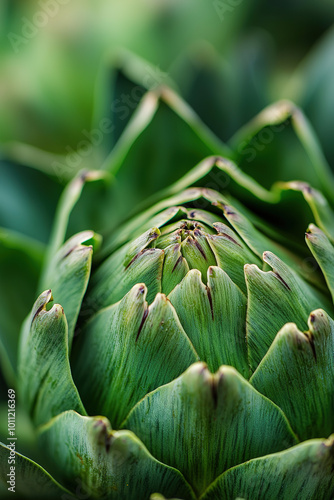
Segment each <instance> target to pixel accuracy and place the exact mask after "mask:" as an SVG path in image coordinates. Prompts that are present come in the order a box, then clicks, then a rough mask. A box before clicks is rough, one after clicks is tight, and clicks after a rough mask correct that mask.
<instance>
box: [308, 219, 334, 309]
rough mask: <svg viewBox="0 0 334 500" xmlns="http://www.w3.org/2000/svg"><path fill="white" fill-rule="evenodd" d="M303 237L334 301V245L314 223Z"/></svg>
mask: <svg viewBox="0 0 334 500" xmlns="http://www.w3.org/2000/svg"><path fill="white" fill-rule="evenodd" d="M305 239H306V243H307V246H308V247H309V249H310V250H311V252H312V254H313V256H314V258H315V259H316V261H317V263H318V264H319V266H320V268H321V270H322V272H323V275H324V277H325V280H326V283H327V286H328V288H329V290H330V292H331V294H332V298H333V301H334V245H333V244H332V243H331V241H330V240H329V239H328V238H327V236H326V234H325V233H324V232H323V231H321V229H319V228H318V227H317V226H315V225H314V224H310V225H309V227H308V229H307V231H306V234H305Z"/></svg>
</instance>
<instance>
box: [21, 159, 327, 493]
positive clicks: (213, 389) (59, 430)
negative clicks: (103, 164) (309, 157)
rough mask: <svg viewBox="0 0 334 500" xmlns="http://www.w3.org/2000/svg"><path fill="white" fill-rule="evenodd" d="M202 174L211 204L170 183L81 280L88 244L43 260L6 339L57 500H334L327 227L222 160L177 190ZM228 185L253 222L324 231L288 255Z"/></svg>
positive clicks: (303, 201)
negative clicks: (59, 489)
mask: <svg viewBox="0 0 334 500" xmlns="http://www.w3.org/2000/svg"><path fill="white" fill-rule="evenodd" d="M217 171H219V172H224V173H225V174H226V175H227V178H228V180H229V182H228V186H227V189H226V188H224V190H223V191H224V192H223V193H219V192H218V191H215V190H213V189H211V188H206V187H188V188H187V189H183V190H181V191H179V192H177V187H178V186H172V188H170V190H169V192H166V193H165V196H164V198H163V199H162V200H161V201H159V202H158V203H157V204H156V205H153V206H152V207H151V208H149V209H148V210H147V211H146V212H143V213H141V214H139V215H138V216H137V217H135V218H134V219H132V220H131V221H130V222H128V223H126V224H125V225H123V226H121V228H120V229H119V231H118V232H113V233H112V235H111V236H110V237H109V238H108V237H107V238H106V239H105V242H104V244H103V245H102V249H101V250H100V251H98V250H97V253H96V265H95V268H94V270H93V271H92V270H91V255H92V252H93V247H94V246H95V247H96V243H97V242H98V237H97V236H95V235H94V234H93V233H92V232H85V233H81V234H78V235H76V236H74V237H72V238H71V239H70V240H68V241H67V242H66V243H65V244H64V245H63V246H61V247H60V248H59V249H58V250H57V252H56V253H55V252H53V255H52V258H51V259H50V264H49V267H48V269H47V272H46V273H45V278H44V279H45V280H47V282H48V284H49V287H50V290H49V291H47V292H44V293H43V294H42V295H41V296H40V298H39V299H38V301H37V302H36V304H35V306H34V308H33V311H32V313H31V316H30V318H29V319H28V320H27V322H26V324H25V328H24V331H23V334H22V337H21V348H20V353H21V355H20V356H21V357H20V359H21V362H20V366H21V393H22V397H23V398H24V400H25V404H26V406H27V407H28V408H30V413H31V416H32V418H33V420H34V421H35V423H36V424H37V425H39V426H40V430H39V435H40V441H41V443H42V445H43V446H44V447H45V448H47V449H51V450H54V457H53V458H54V465H55V467H54V471H53V472H54V474H55V477H56V478H57V480H58V481H60V483H62V484H63V485H64V486H65V487H67V488H68V489H69V490H70V491H72V492H75V484H76V481H77V479H78V478H79V479H80V481H81V482H82V483H83V484H84V485H85V488H87V489H88V491H89V492H90V494H91V495H92V497H93V498H111V499H112V498H115V499H116V498H120V496H119V495H121V496H122V497H124V498H129V499H131V498H139V497H140V498H149V496H150V494H152V495H153V494H155V493H156V492H159V494H162V495H165V496H166V497H167V498H170V497H175V498H182V499H184V500H186V499H188V498H189V499H194V498H203V500H204V499H205V500H207V499H216V498H217V499H218V498H237V497H241V498H248V497H250V496H252V495H253V496H254V495H255V496H257V497H259V498H266V496H265V495H268V494H270V495H271V496H272V498H275V495H276V497H277V495H278V492H279V491H280V492H282V491H283V497H282V498H286V499H288V498H296V499H297V498H303V499H304V498H305V499H308V498H310V499H311V498H312V495H314V494H315V492H316V493H317V495H318V498H322V499H324V500H326V499H327V498H330V496H328V495H330V494H331V493H330V492H333V491H334V483H333V476H332V473H331V470H332V469H331V467H332V466H333V439H332V438H330V437H329V436H330V434H331V433H333V431H334V421H333V411H334V369H333V366H334V362H333V361H334V322H333V320H332V319H331V317H333V305H332V301H331V294H332V293H333V290H332V286H331V285H332V281H331V268H330V263H331V260H332V259H333V258H334V250H333V246H332V241H333V240H332V235H331V224H330V221H331V219H332V217H333V213H332V212H331V208H330V206H329V205H328V204H326V203H321V201H323V200H325V198H321V194H320V192H318V191H316V190H314V189H311V188H309V187H307V186H306V184H305V183H286V184H284V185H283V184H280V185H277V187H276V188H274V190H272V191H266V190H264V189H263V188H261V186H260V185H259V184H257V183H255V182H254V181H252V180H251V179H250V178H249V177H248V176H246V175H244V174H243V173H242V172H241V171H240V170H239V169H238V168H237V166H236V165H235V164H233V163H232V162H231V161H227V160H224V159H223V158H208V159H206V160H205V161H204V162H203V163H202V164H200V165H199V166H198V167H196V169H195V170H194V171H192V172H190V173H189V174H188V177H187V178H185V179H184V180H182V181H181V182H180V183H179V186H180V185H181V187H182V188H186V186H187V184H190V185H191V184H194V183H196V184H201V182H203V179H208V178H210V175H215V172H217ZM196 178H197V179H198V180H196ZM201 179H202V180H201ZM76 182H77V181H76ZM83 182H84V181H83ZM234 183H235V185H237V186H241V187H242V189H243V190H244V192H245V191H247V190H248V192H249V198H251V197H257V198H258V207H260V208H262V207H264V206H268V207H270V210H272V207H274V206H275V207H276V209H277V210H283V211H286V210H288V209H289V207H290V208H291V207H293V206H294V207H296V209H298V210H301V209H302V207H303V206H304V209H305V210H306V209H307V203H308V204H309V207H310V209H311V212H313V214H314V219H315V220H316V221H317V223H318V224H319V226H321V228H322V229H320V228H318V227H317V226H315V225H314V224H313V225H311V226H310V227H309V230H308V231H307V233H306V243H307V245H306V244H305V243H304V250H303V251H302V252H301V254H298V253H297V252H296V246H297V245H298V247H300V244H301V242H300V241H296V242H293V241H291V244H289V238H288V237H287V236H286V235H284V232H281V231H280V228H279V227H276V226H275V224H272V225H269V224H268V221H266V220H265V218H264V217H263V216H262V217H260V216H259V213H260V212H261V210H259V213H258V214H256V213H254V211H253V212H251V211H250V210H249V208H246V206H245V205H244V204H241V203H240V202H239V201H237V200H236V199H235V198H234V197H233V196H232V195H231V194H230V192H233V191H234V192H235V191H236V188H235V187H234ZM204 184H205V183H204ZM217 188H219V184H218V185H217ZM229 188H231V189H229ZM229 191H230V192H229ZM174 192H176V194H173V193H174ZM255 193H256V194H255ZM286 195H288V196H286ZM300 195H302V196H300ZM269 200H270V201H269ZM319 200H321V201H319ZM307 246H309V248H310V250H311V253H308V249H307ZM312 255H313V256H314V258H313V257H312ZM311 264H312V266H313V267H311ZM316 265H319V268H317V267H316ZM320 269H321V270H322V271H323V274H322V272H321V270H320ZM90 274H91V277H90V279H89V281H88V278H89V275H90ZM323 276H324V277H325V279H324V277H323ZM68 283H71V290H72V293H71V294H70V295H68V288H66V284H68ZM51 290H52V294H53V298H52V297H51ZM52 299H53V300H54V302H55V303H56V304H57V303H58V302H59V303H60V304H61V306H62V307H61V306H59V305H53V307H51V309H50V303H51V301H52ZM79 309H80V312H79ZM78 313H79V315H78ZM75 324H76V329H75V333H74V325H75ZM73 333H74V337H73ZM70 352H71V353H72V354H71V359H70V357H69V353H70ZM32 354H33V356H32ZM70 365H71V368H70ZM36 367H37V368H36ZM39 367H40V368H39ZM60 373H61V379H59V374H60ZM72 373H73V375H72ZM57 374H58V375H57ZM73 410H74V411H73ZM87 414H88V415H93V416H87ZM94 415H104V416H103V417H99V416H97V417H96V416H94ZM327 438H328V439H327ZM60 442H61V443H63V444H62V446H61V448H59V444H58V443H60ZM64 443H65V444H64ZM254 470H256V479H254ZM277 476H278V479H277ZM283 476H284V484H283V483H282V479H280V478H282V477H283ZM275 478H276V479H275ZM282 484H283V485H282ZM282 488H283V489H282ZM291 492H292V493H291ZM138 495H139V497H138ZM289 495H290V496H289ZM291 495H292V496H291ZM152 498H154V495H153V496H152Z"/></svg>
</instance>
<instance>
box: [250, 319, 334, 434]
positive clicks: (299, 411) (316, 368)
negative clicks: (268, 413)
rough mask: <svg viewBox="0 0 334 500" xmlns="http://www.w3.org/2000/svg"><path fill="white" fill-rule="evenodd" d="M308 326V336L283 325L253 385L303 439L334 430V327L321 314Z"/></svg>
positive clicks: (294, 328) (257, 371)
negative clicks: (275, 406) (278, 408)
mask: <svg viewBox="0 0 334 500" xmlns="http://www.w3.org/2000/svg"><path fill="white" fill-rule="evenodd" d="M308 325H309V330H308V331H307V332H306V333H302V332H301V331H300V330H298V328H297V326H296V325H295V324H293V323H288V324H287V325H285V326H284V327H283V328H282V330H280V331H279V332H278V334H277V336H276V337H275V340H274V342H273V343H272V345H271V347H270V349H269V351H268V352H267V354H266V356H265V357H264V358H263V360H262V361H261V363H260V364H259V366H258V367H257V369H256V371H255V373H254V374H253V376H252V378H251V380H250V383H251V384H252V385H253V386H254V387H255V389H257V390H258V391H259V392H261V394H264V395H265V396H267V397H268V398H269V399H271V400H272V401H273V402H274V403H276V404H277V405H278V406H279V407H280V408H282V410H283V411H284V413H285V414H286V416H287V418H288V419H289V422H290V423H291V426H292V428H293V429H294V431H295V432H296V433H297V435H298V436H299V438H300V439H301V440H305V439H310V438H315V437H323V436H328V435H329V434H331V433H332V432H333V431H334V322H333V320H332V319H331V318H330V317H329V316H328V315H327V314H326V313H325V312H324V311H322V310H321V309H318V310H317V311H314V312H312V313H311V315H310V317H309V320H308Z"/></svg>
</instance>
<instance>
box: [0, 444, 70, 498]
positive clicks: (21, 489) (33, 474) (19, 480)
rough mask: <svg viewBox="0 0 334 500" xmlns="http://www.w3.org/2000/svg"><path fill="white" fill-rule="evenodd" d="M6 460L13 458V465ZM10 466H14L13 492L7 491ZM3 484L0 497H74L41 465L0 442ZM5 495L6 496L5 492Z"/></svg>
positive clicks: (0, 479)
mask: <svg viewBox="0 0 334 500" xmlns="http://www.w3.org/2000/svg"><path fill="white" fill-rule="evenodd" d="M8 460H10V461H11V460H14V462H11V463H15V465H14V466H13V465H10V464H9V462H8ZM10 467H14V468H15V481H14V484H15V487H14V490H15V493H13V492H8V488H9V487H10V484H8V483H7V481H9V480H10V477H9V476H8V475H7V474H9V473H10ZM1 486H3V490H4V491H3V493H2V491H1V498H3V499H7V498H8V499H9V498H12V497H15V498H17V497H18V498H20V496H21V495H22V497H21V498H25V499H26V498H32V499H40V500H45V498H48V499H50V500H52V499H55V500H57V499H59V498H62V499H63V498H64V500H65V499H66V500H67V499H68V500H70V499H74V498H75V497H74V496H73V495H72V494H71V493H70V492H69V491H68V490H67V489H65V488H64V487H63V486H61V484H59V483H58V482H57V481H56V480H55V479H54V478H53V477H52V476H51V475H50V474H49V473H48V472H47V471H46V470H45V469H43V467H41V466H40V465H38V464H37V463H36V462H34V461H33V460H30V459H29V458H27V457H25V456H24V455H21V454H20V453H18V452H17V451H16V450H13V449H12V448H9V447H8V446H7V445H5V444H3V443H0V487H1ZM5 492H6V493H7V496H6V493H5Z"/></svg>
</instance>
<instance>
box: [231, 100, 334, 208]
mask: <svg viewBox="0 0 334 500" xmlns="http://www.w3.org/2000/svg"><path fill="white" fill-rule="evenodd" d="M230 144H231V146H232V148H233V149H234V150H235V151H236V152H237V153H238V155H237V158H236V161H237V162H238V163H239V165H240V166H241V169H242V170H245V171H249V170H251V171H252V175H253V177H254V178H255V179H257V178H259V179H261V183H262V184H263V185H265V186H267V187H268V188H270V187H271V186H272V185H273V183H274V182H275V181H276V180H277V179H280V180H282V181H293V180H295V179H303V180H304V181H306V182H308V183H310V184H311V185H312V186H314V187H315V188H317V189H321V190H322V191H323V192H324V193H325V194H326V195H327V196H329V197H330V198H331V197H332V196H333V193H334V177H333V174H332V172H331V169H330V166H329V165H328V162H327V160H326V158H325V157H324V155H323V153H322V150H321V147H320V144H319V141H318V139H317V137H316V135H315V132H314V130H313V129H312V127H311V124H310V123H309V122H308V120H307V118H306V117H305V115H304V114H303V112H302V111H301V110H300V109H299V108H298V107H297V106H296V105H295V104H293V103H292V102H290V101H287V100H282V101H279V102H277V103H275V104H272V105H270V106H268V107H267V108H265V109H264V110H263V111H261V112H260V113H259V114H258V115H257V116H256V117H255V118H253V119H252V120H251V121H250V122H249V123H248V124H246V125H245V126H244V127H242V128H241V129H240V130H239V131H238V132H237V133H236V134H235V135H234V137H233V138H232V139H231V141H230ZM287 145H289V146H288V147H287ZM268 165H271V168H268Z"/></svg>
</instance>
